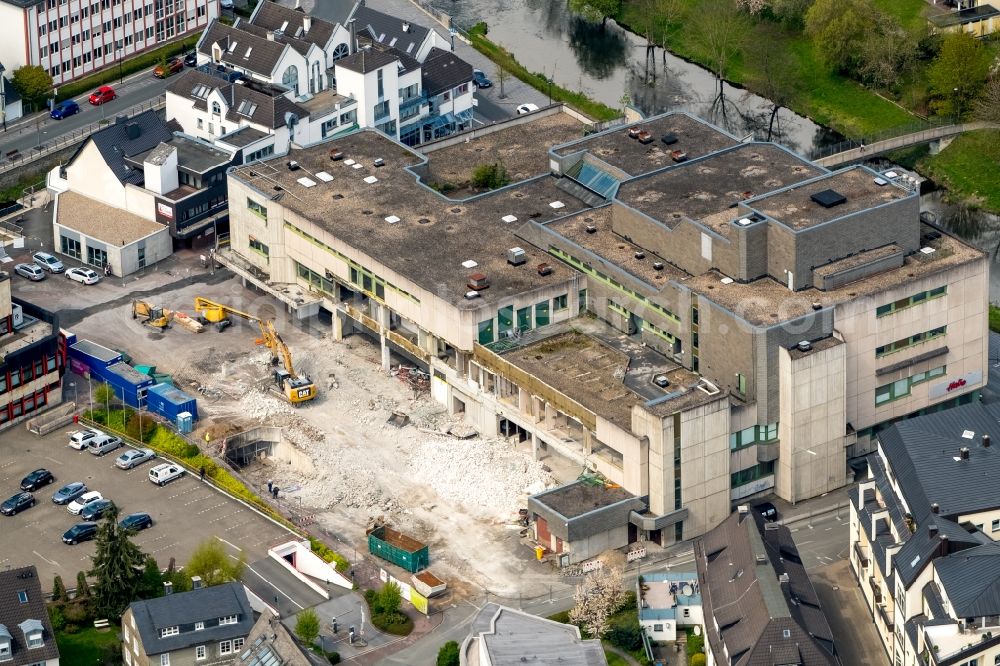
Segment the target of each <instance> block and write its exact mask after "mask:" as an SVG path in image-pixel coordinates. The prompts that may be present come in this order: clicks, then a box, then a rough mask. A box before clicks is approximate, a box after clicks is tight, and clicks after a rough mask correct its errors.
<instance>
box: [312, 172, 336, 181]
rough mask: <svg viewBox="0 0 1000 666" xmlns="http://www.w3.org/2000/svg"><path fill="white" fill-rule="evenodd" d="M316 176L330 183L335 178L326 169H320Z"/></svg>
mask: <svg viewBox="0 0 1000 666" xmlns="http://www.w3.org/2000/svg"><path fill="white" fill-rule="evenodd" d="M316 177H317V178H319V179H320V180H322V181H323V182H324V183H329V182H330V181H331V180H333V176H331V175H330V174H328V173H327V172H326V171H320V172H319V173H317V174H316Z"/></svg>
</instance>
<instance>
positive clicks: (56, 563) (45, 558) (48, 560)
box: [31, 550, 59, 567]
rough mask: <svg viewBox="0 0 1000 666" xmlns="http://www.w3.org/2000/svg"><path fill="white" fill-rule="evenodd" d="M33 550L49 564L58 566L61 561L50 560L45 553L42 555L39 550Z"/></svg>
mask: <svg viewBox="0 0 1000 666" xmlns="http://www.w3.org/2000/svg"><path fill="white" fill-rule="evenodd" d="M31 552H33V553H34V554H35V555H37V556H38V557H40V558H42V559H43V560H45V561H46V562H48V563H49V564H51V565H53V566H57V567H58V566H59V563H58V562H53V561H52V560H50V559H49V558H47V557H45V556H44V555H42V554H41V553H39V552H38V551H37V550H33V551H31Z"/></svg>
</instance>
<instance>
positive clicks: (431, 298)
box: [218, 107, 988, 564]
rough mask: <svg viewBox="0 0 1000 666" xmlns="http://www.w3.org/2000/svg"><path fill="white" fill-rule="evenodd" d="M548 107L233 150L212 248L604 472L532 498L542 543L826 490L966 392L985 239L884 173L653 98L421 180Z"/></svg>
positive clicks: (497, 421)
mask: <svg viewBox="0 0 1000 666" xmlns="http://www.w3.org/2000/svg"><path fill="white" fill-rule="evenodd" d="M557 114H562V116H564V117H567V118H572V117H573V116H572V115H571V114H570V113H569V112H564V111H563V110H562V109H561V108H559V107H553V108H551V109H547V110H542V111H540V112H539V113H538V114H535V117H537V118H539V119H543V120H545V122H540V123H538V125H537V129H536V126H535V125H534V122H535V121H534V120H532V119H526V118H516V119H512V120H511V121H509V122H507V123H503V124H497V125H495V126H492V125H491V126H490V127H487V128H482V129H481V130H477V131H476V136H475V137H472V136H471V133H470V136H469V140H468V141H462V142H455V143H453V144H448V145H444V146H442V145H440V144H439V145H437V146H434V147H433V148H434V149H433V150H431V151H426V152H424V153H421V152H419V149H412V148H406V147H404V146H402V145H401V144H400V143H399V142H397V141H395V140H393V139H392V138H391V137H389V136H387V135H385V134H383V133H380V132H375V131H371V130H367V129H363V130H359V131H355V132H352V133H350V134H347V135H343V136H339V137H336V138H335V139H333V140H332V141H328V142H326V143H323V144H320V145H314V146H309V147H303V148H298V147H296V146H294V145H293V147H292V149H291V150H290V152H289V154H288V155H287V156H286V157H284V158H282V159H281V160H278V159H271V160H267V161H265V164H266V165H267V168H266V171H265V170H264V169H258V168H250V167H237V168H235V169H232V170H231V171H230V172H229V188H230V200H231V201H232V202H235V204H234V205H231V206H230V211H229V213H230V225H231V234H230V238H231V246H230V248H228V249H227V250H226V251H224V252H222V253H220V254H219V255H218V256H219V259H220V261H224V262H228V263H227V265H230V266H231V267H232V268H233V270H235V271H237V272H239V273H240V275H241V276H242V277H244V278H245V279H246V280H247V281H249V282H252V283H253V284H255V285H257V286H259V287H260V288H261V289H263V290H265V291H268V293H272V294H274V295H275V297H276V298H278V299H279V300H282V302H283V303H286V304H287V305H288V306H289V308H290V310H291V311H293V312H295V313H296V316H299V317H308V316H312V315H314V314H316V313H317V312H318V310H320V309H323V310H324V311H326V312H327V313H329V314H330V315H331V318H332V320H333V336H334V337H335V338H338V339H340V338H342V337H344V336H346V335H351V334H352V333H353V332H354V331H356V330H362V329H363V330H365V331H367V332H369V333H370V334H372V335H374V336H375V339H377V340H378V341H379V346H380V349H381V352H382V363H383V367H384V368H385V369H386V370H389V369H390V366H391V364H392V356H391V355H392V353H397V354H401V355H403V356H404V357H405V358H407V359H408V362H411V363H417V364H418V365H419V367H421V368H422V369H423V370H424V371H425V372H427V373H428V375H430V376H431V382H430V383H431V395H432V397H433V399H434V400H436V401H438V402H439V403H440V404H442V405H444V406H445V407H446V408H447V409H448V410H449V412H450V413H452V414H455V415H461V418H464V420H465V421H467V422H468V423H469V424H470V425H472V426H473V427H474V428H476V429H477V430H478V431H479V432H481V433H483V434H484V435H486V436H506V437H509V438H511V439H512V440H514V441H524V442H528V443H530V445H531V447H532V451H533V453H534V454H535V455H536V456H537V457H539V458H541V457H544V456H559V457H561V458H564V459H565V460H567V461H569V462H570V463H571V464H576V465H583V466H585V467H586V468H587V469H588V470H589V471H591V472H593V473H594V474H595V476H598V477H599V478H601V479H603V480H605V481H607V482H608V484H607V486H606V492H605V495H606V497H604V498H600V499H598V500H595V501H596V502H597V508H599V509H601V510H606V511H607V512H608V513H607V515H606V516H603V517H602V516H601V515H599V514H600V512H599V511H598V512H597V513H592V512H591V511H590V509H587V508H586V506H585V504H581V505H580V506H575V505H571V506H570V509H568V511H570V512H569V513H565V512H564V511H562V510H561V507H560V506H559V505H558V502H555V501H554V502H552V503H551V505H550V506H549V509H550V510H551V511H550V512H549V513H548V514H546V512H545V511H544V510H541V508H542V506H543V505H547V498H548V499H554V498H555V497H556V495H555V494H552V495H545V494H540V495H539V496H537V498H536V499H537V500H538V501H537V502H531V503H530V504H529V511H530V512H531V515H530V516H529V517H530V518H531V519H532V520H534V521H535V525H536V527H537V529H536V534H537V536H538V538H539V541H540V545H542V546H543V547H545V548H546V549H549V550H551V551H553V553H554V557H556V558H557V559H558V561H559V562H560V563H563V564H570V563H573V562H576V561H581V560H583V559H587V558H588V557H592V556H593V555H596V554H597V553H599V552H600V551H601V550H602V549H607V548H614V547H619V546H624V545H625V544H627V543H629V542H632V541H643V540H650V541H655V542H657V543H660V544H661V545H670V544H672V543H675V542H678V541H682V540H685V539H690V538H693V537H695V536H698V535H700V534H704V533H705V532H706V531H707V530H709V529H711V528H713V527H715V526H716V525H718V524H719V523H720V522H722V521H723V520H725V519H726V517H727V516H728V515H729V514H730V512H731V508H732V506H733V505H734V504H738V503H741V502H743V501H745V500H746V498H751V497H759V496H763V495H766V494H769V493H775V494H777V495H778V496H780V497H782V498H784V499H786V500H789V501H794V502H798V501H801V500H803V499H807V498H809V497H815V496H819V495H822V494H823V493H826V492H829V491H831V490H834V489H836V488H840V487H842V486H844V485H846V484H847V483H848V482H849V481H850V480H851V479H852V478H853V472H852V470H851V468H850V467H849V465H848V459H850V458H858V457H860V456H863V455H865V454H867V453H868V452H870V451H871V449H872V447H873V444H872V442H873V436H874V435H875V434H877V433H878V432H880V431H882V430H883V429H885V428H887V427H888V426H890V425H891V424H892V423H893V422H895V421H898V420H901V419H905V418H907V417H909V416H911V415H914V414H919V413H920V412H922V411H924V410H928V409H941V408H944V407H945V406H954V405H957V404H962V403H967V402H970V401H973V400H975V399H976V396H977V393H978V391H979V390H980V389H981V388H982V387H983V385H984V381H985V372H984V371H985V367H986V362H987V330H986V312H987V280H988V261H987V259H986V257H985V255H984V254H983V253H982V252H981V251H980V250H977V249H976V248H973V247H971V246H969V245H967V244H966V243H964V242H963V241H961V240H960V239H958V238H956V237H954V236H951V235H949V234H948V233H946V232H945V231H943V230H941V229H938V228H937V227H935V226H933V225H929V224H926V223H925V222H923V221H922V220H921V219H920V202H919V197H918V195H917V193H916V192H915V191H913V190H912V188H910V187H908V185H907V184H906V183H905V182H903V181H901V180H898V179H895V178H894V177H893V176H891V175H889V174H888V173H880V172H878V171H875V170H872V169H870V168H868V167H865V166H851V167H847V168H844V169H840V170H838V171H829V170H826V169H824V168H822V167H818V166H816V165H815V164H813V163H812V162H810V161H809V160H807V159H805V158H803V157H800V156H798V155H795V154H794V153H792V152H791V151H789V150H787V149H786V148H783V147H781V146H778V145H775V144H771V143H766V142H747V143H743V142H740V141H739V139H738V138H736V137H733V136H731V135H729V134H727V133H726V132H724V131H722V130H719V129H717V128H715V127H712V126H711V125H709V124H707V123H705V122H703V121H701V120H699V119H697V118H694V117H692V116H689V115H687V114H682V113H670V114H664V115H661V116H657V117H654V118H648V119H646V120H643V121H641V122H639V123H635V124H633V125H630V126H625V127H616V128H613V129H609V130H607V131H604V132H599V133H596V134H590V135H588V136H584V137H583V138H579V139H575V140H572V141H569V142H567V143H562V144H559V145H553V146H552V147H551V148H549V149H548V150H547V153H545V156H546V158H547V159H541V158H538V159H536V161H535V164H536V165H537V166H536V167H535V170H534V171H533V172H526V173H524V179H523V180H520V181H518V182H515V183H511V184H509V185H507V186H506V187H504V188H500V189H498V190H494V191H491V192H487V193H484V194H480V195H479V196H475V197H471V198H463V199H461V200H457V199H451V198H449V197H448V196H447V195H445V194H443V193H441V192H438V191H436V190H434V189H432V188H431V187H430V183H431V177H432V176H433V175H434V174H433V169H434V163H435V160H449V159H453V160H454V161H455V162H457V163H466V164H473V165H474V164H476V163H477V161H478V160H480V159H481V157H480V155H481V152H480V151H481V150H483V145H484V144H485V145H490V146H495V145H498V143H499V145H503V143H504V142H505V141H510V142H514V141H519V142H521V141H527V142H529V143H527V144H521V145H536V146H537V150H538V151H543V150H545V146H546V145H549V144H546V143H545V142H546V141H547V140H548V141H549V142H550V144H551V143H552V142H553V141H552V140H550V139H549V133H548V132H549V130H548V129H547V127H548V123H549V122H552V119H553V117H555V116H556V115H557ZM576 126H577V127H578V128H579V133H580V134H583V133H584V125H583V124H578V125H576ZM504 133H508V134H509V138H508V137H507V136H505V134H504ZM484 137H487V138H486V139H484ZM526 137H529V138H526ZM480 140H482V143H479V141H480ZM526 150H527V149H526ZM748 165H752V167H750V166H748ZM429 170H430V173H428V171H429ZM275 186H280V187H281V188H283V191H284V192H285V196H283V197H281V198H276V197H274V196H273V193H274V192H275V191H276V190H275V189H274V188H275ZM267 220H282V224H274V223H271V224H268V223H267ZM247 263H248V264H250V265H252V266H253V270H248V269H247V268H246V264H247ZM261 276H266V279H262V277H261ZM302 289H306V290H308V291H309V294H310V297H309V298H303V299H300V300H296V299H292V298H290V297H289V296H288V293H290V292H291V291H293V290H294V291H295V293H301V290H302ZM570 352H571V353H570ZM582 376H586V377H587V378H588V381H587V382H581V381H579V380H578V379H577V378H578V377H582ZM619 491H620V492H621V493H623V495H619ZM593 508H594V506H593V505H592V506H591V509H593ZM547 515H548V516H551V517H553V520H551V521H550V520H548V518H547V517H546V516H547ZM557 515H558V516H562V517H563V518H564V519H567V520H568V522H567V520H561V519H556V516H557ZM538 518H542V519H543V520H545V521H546V523H547V524H546V525H545V526H544V529H543V526H542V523H541V522H540V521H538V520H537V519H538ZM570 519H572V520H570ZM546 530H547V536H548V537H549V538H545V537H546V534H543V532H545V531H546ZM560 530H563V531H564V532H563V533H562V534H560V533H558V531H560ZM570 532H572V534H570ZM553 537H554V538H553ZM570 544H572V545H570Z"/></svg>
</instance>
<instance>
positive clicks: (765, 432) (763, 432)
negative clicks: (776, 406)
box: [729, 423, 778, 451]
mask: <svg viewBox="0 0 1000 666" xmlns="http://www.w3.org/2000/svg"><path fill="white" fill-rule="evenodd" d="M776 439H778V424H777V423H767V424H765V425H753V426H750V427H749V428H746V429H744V430H740V431H739V432H734V433H732V434H730V435H729V450H730V451H737V450H739V449H744V448H746V447H748V446H753V445H754V444H759V443H762V442H773V441H774V440H776Z"/></svg>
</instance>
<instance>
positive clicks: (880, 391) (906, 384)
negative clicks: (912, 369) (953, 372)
mask: <svg viewBox="0 0 1000 666" xmlns="http://www.w3.org/2000/svg"><path fill="white" fill-rule="evenodd" d="M947 369H948V366H945V365H942V366H940V367H937V368H932V369H930V370H928V371H926V372H918V373H917V374H915V375H913V376H912V377H904V378H903V379H900V380H897V381H894V382H892V383H891V384H885V385H884V386H879V387H878V388H876V389H875V404H876V405H881V404H884V403H887V402H892V401H893V400H899V399H900V398H905V397H906V396H908V395H910V390H911V389H912V388H913V387H914V386H916V385H917V384H921V383H923V382H926V381H927V380H928V379H933V378H934V377H940V376H941V375H943V374H944V373H945V372H946V371H947Z"/></svg>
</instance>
